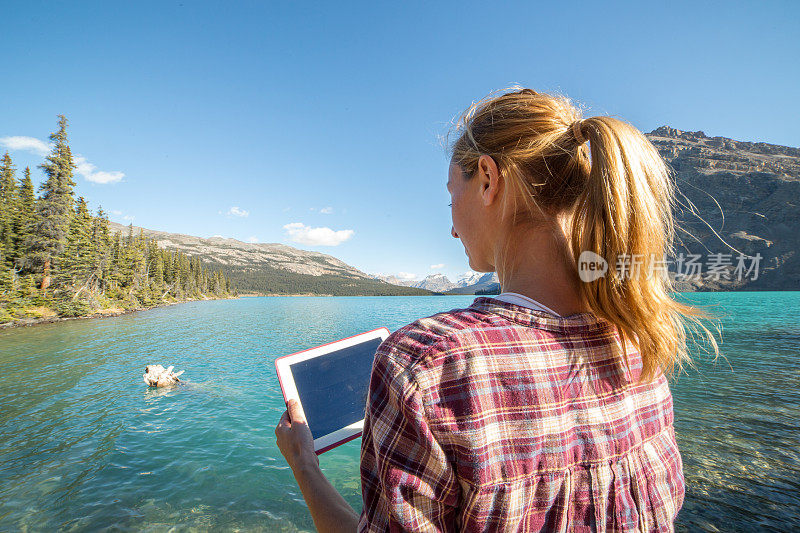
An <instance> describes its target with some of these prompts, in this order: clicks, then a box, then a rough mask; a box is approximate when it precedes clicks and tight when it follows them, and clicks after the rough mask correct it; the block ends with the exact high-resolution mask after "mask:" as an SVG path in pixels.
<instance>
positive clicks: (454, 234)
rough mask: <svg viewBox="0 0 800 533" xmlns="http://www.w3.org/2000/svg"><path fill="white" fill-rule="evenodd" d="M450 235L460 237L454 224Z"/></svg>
mask: <svg viewBox="0 0 800 533" xmlns="http://www.w3.org/2000/svg"><path fill="white" fill-rule="evenodd" d="M450 235H452V236H453V237H455V238H456V239H458V233H456V228H454V227H453V226H450Z"/></svg>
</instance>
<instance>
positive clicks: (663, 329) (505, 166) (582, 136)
mask: <svg viewBox="0 0 800 533" xmlns="http://www.w3.org/2000/svg"><path fill="white" fill-rule="evenodd" d="M456 132H457V133H458V136H457V138H456V140H455V142H454V143H453V144H452V162H453V163H455V164H458V165H459V166H460V167H461V169H462V170H463V171H464V173H465V177H466V179H470V178H471V177H472V176H473V175H474V173H475V172H476V171H477V169H478V159H479V158H480V156H481V155H488V156H490V157H492V158H493V159H494V161H495V162H496V164H497V167H498V169H499V171H500V175H501V176H502V177H503V178H504V179H503V185H504V186H505V190H506V195H505V202H506V203H505V207H506V208H509V209H510V210H511V215H512V216H511V217H510V221H511V223H512V224H518V223H520V222H523V223H527V224H529V225H530V224H534V225H539V224H547V223H551V222H552V221H553V220H554V217H555V216H556V215H566V217H567V219H566V220H567V221H568V230H569V240H570V242H569V245H568V247H569V250H568V252H567V253H568V256H569V257H568V258H567V261H566V264H567V265H568V266H569V268H570V269H571V273H570V274H571V275H572V276H574V278H575V279H579V276H578V261H579V258H580V256H581V254H582V253H583V252H585V251H590V252H594V253H595V254H597V255H599V256H600V257H602V258H603V259H605V260H606V261H607V263H608V270H607V272H606V274H605V275H604V276H602V277H599V278H598V279H596V280H593V281H590V282H581V283H579V286H580V298H581V301H582V303H583V304H584V305H585V306H586V307H588V308H589V309H590V311H591V312H592V313H593V314H594V315H596V316H598V317H600V318H603V319H606V320H608V321H609V322H611V323H612V324H614V325H616V327H617V329H618V332H619V333H620V340H621V341H622V350H623V351H622V353H623V354H627V353H628V351H627V349H626V348H625V343H626V341H627V342H631V343H633V345H634V346H635V347H636V348H637V349H638V351H639V354H640V355H641V358H642V366H643V368H642V372H641V374H640V381H644V380H648V381H649V380H652V379H654V378H655V377H656V375H657V371H658V370H660V371H661V372H663V373H664V374H665V375H667V376H670V375H672V373H673V371H674V369H675V367H676V366H677V367H678V368H679V369H682V368H683V365H684V363H689V364H691V358H690V357H689V354H688V350H687V346H686V340H687V330H692V331H695V330H696V329H699V330H700V332H701V333H702V334H703V335H704V336H705V337H707V338H708V339H709V341H710V344H711V346H712V347H713V351H714V352H715V354H716V355H719V349H718V346H717V343H716V341H715V339H714V335H713V334H711V332H710V331H709V330H708V329H707V328H706V327H705V326H704V325H703V323H702V320H701V319H708V318H714V317H712V316H711V315H710V314H709V313H707V312H706V311H705V310H703V309H700V308H697V307H693V306H689V305H685V304H682V303H680V302H677V301H676V300H674V299H673V298H672V296H671V293H672V292H673V291H674V289H673V287H672V284H671V281H670V280H669V278H668V277H667V276H666V275H663V276H660V275H652V276H651V275H648V276H643V275H641V273H642V272H643V271H644V272H652V270H651V269H652V268H653V267H654V264H653V263H654V261H663V260H664V259H665V258H666V257H667V254H668V253H669V252H671V251H672V246H673V240H674V238H675V223H674V220H673V207H674V205H675V194H676V188H675V185H674V183H673V175H672V173H671V172H670V169H669V167H668V166H667V165H666V163H665V162H664V160H663V159H662V158H661V156H660V155H659V153H658V151H657V150H656V148H655V147H654V146H653V145H652V144H651V143H650V141H649V140H648V139H647V138H646V137H645V136H644V135H643V134H642V133H641V132H640V131H639V130H637V129H636V128H635V127H633V126H632V125H630V124H628V123H626V122H624V121H622V120H618V119H616V118H612V117H608V116H597V117H590V118H585V119H582V118H581V112H580V110H579V109H577V108H576V107H575V106H574V105H573V104H572V103H571V102H570V100H569V99H568V98H566V97H563V96H552V95H548V94H542V93H537V92H535V91H533V90H531V89H520V88H518V87H515V88H513V90H512V91H511V92H507V93H505V94H502V95H500V96H493V95H490V96H488V97H486V98H485V99H483V100H481V101H479V102H477V103H474V104H473V105H472V106H471V107H470V108H469V109H468V110H467V111H465V112H464V114H463V115H462V117H461V119H460V120H459V122H458V124H457V129H456ZM586 141H588V146H587V144H586ZM506 213H507V211H506ZM620 257H640V258H642V262H641V263H639V267H640V268H641V269H642V270H639V272H638V275H628V276H626V275H620V273H618V272H617V270H616V268H615V267H616V265H617V258H620ZM662 264H663V263H662ZM664 268H665V267H664ZM631 274H635V273H634V272H631ZM717 331H718V332H719V328H717ZM623 360H624V361H625V364H626V365H628V361H627V357H625V358H623Z"/></svg>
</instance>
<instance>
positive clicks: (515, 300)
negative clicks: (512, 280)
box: [493, 292, 561, 316]
mask: <svg viewBox="0 0 800 533" xmlns="http://www.w3.org/2000/svg"><path fill="white" fill-rule="evenodd" d="M493 298H495V299H497V300H501V301H503V302H506V303H509V304H514V305H519V306H522V307H528V308H530V309H537V310H539V311H544V312H545V313H550V314H551V315H555V316H561V315H559V314H558V313H556V312H555V311H553V310H552V309H550V308H549V307H547V306H546V305H544V304H541V303H539V302H537V301H536V300H534V299H533V298H528V297H527V296H525V295H523V294H519V293H517V292H504V293H501V294H498V295H497V296H494V297H493Z"/></svg>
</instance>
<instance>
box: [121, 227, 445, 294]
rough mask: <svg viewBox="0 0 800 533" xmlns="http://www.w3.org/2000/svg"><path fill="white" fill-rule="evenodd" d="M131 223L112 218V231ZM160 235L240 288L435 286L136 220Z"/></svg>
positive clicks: (410, 290) (315, 290)
mask: <svg viewBox="0 0 800 533" xmlns="http://www.w3.org/2000/svg"><path fill="white" fill-rule="evenodd" d="M129 228H130V226H123V225H122V224H117V223H116V222H111V223H109V229H110V230H111V232H112V233H121V234H123V235H125V234H127V232H128V231H129ZM132 229H133V232H134V234H137V235H138V233H139V232H140V231H141V232H143V233H144V235H145V236H147V237H151V238H154V239H156V242H157V243H158V246H159V247H161V248H166V249H171V250H180V251H182V252H184V253H187V254H191V255H194V256H198V257H200V259H201V260H203V261H204V262H205V263H207V264H208V265H210V266H212V267H214V268H220V269H222V270H223V271H224V272H225V274H226V275H227V276H228V277H229V278H230V279H231V281H232V282H233V284H234V285H235V286H236V288H237V290H238V291H239V292H240V293H259V294H330V295H338V296H347V295H403V294H407V295H422V294H431V293H430V291H426V290H424V289H418V288H414V287H398V286H396V285H391V284H388V283H384V282H382V281H380V280H377V279H375V278H374V277H373V276H370V275H369V274H365V273H364V272H362V271H360V270H358V269H357V268H355V267H353V266H350V265H348V264H347V263H345V262H343V261H341V260H339V259H337V258H335V257H333V256H331V255H327V254H323V253H320V252H312V251H308V250H300V249H298V248H293V247H291V246H287V245H285V244H277V243H248V242H242V241H239V240H236V239H226V238H224V237H218V236H214V237H211V238H208V239H205V238H202V237H196V236H193V235H184V234H181V233H169V232H166V231H158V230H151V229H147V228H141V227H138V226H132Z"/></svg>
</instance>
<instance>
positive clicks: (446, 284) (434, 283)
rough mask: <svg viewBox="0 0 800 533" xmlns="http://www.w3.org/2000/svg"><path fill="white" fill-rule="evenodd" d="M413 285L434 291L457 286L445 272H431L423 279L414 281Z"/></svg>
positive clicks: (447, 289) (443, 290) (444, 290)
mask: <svg viewBox="0 0 800 533" xmlns="http://www.w3.org/2000/svg"><path fill="white" fill-rule="evenodd" d="M411 287H416V288H418V289H425V290H428V291H433V292H447V291H449V290H450V289H452V288H454V287H456V284H455V283H453V282H452V281H450V280H449V279H448V277H447V276H445V275H444V274H431V275H430V276H427V277H426V278H425V279H423V280H422V281H416V282H414V283H413V284H412V285H411Z"/></svg>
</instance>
